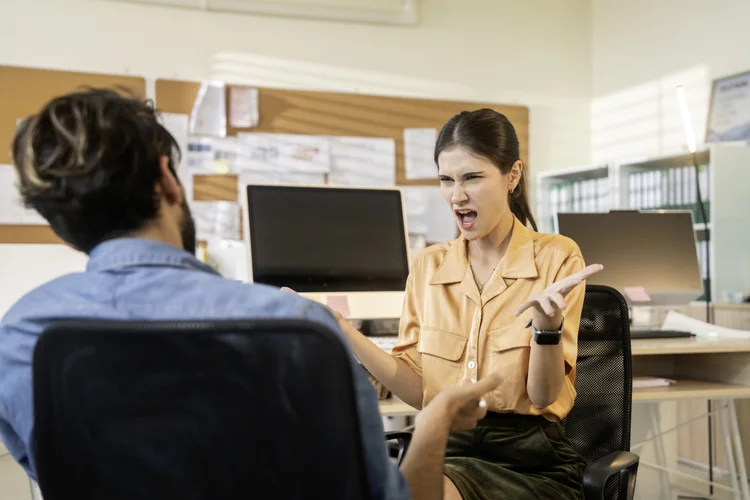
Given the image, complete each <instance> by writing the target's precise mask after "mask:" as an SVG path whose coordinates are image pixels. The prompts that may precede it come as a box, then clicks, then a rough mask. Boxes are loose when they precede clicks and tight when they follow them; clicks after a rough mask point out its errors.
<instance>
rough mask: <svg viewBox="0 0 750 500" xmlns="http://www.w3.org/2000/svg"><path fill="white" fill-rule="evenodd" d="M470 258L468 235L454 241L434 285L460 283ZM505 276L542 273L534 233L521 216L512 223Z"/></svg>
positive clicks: (519, 276) (524, 275)
mask: <svg viewBox="0 0 750 500" xmlns="http://www.w3.org/2000/svg"><path fill="white" fill-rule="evenodd" d="M468 266H469V260H468V258H467V255H466V238H464V236H463V235H461V236H459V237H458V239H457V240H455V241H453V242H452V243H451V245H450V246H449V247H448V251H447V252H446V254H445V256H444V257H443V261H442V262H441V263H440V266H439V267H438V270H437V272H436V273H435V276H433V278H432V280H431V281H430V284H431V285H445V284H448V283H458V282H460V281H462V280H463V279H464V276H465V275H466V272H467V268H468ZM498 274H499V275H500V276H502V277H503V278H509V279H520V278H536V277H538V276H539V273H538V272H537V268H536V262H535V261H534V232H533V231H532V230H531V229H529V228H527V227H526V226H524V225H523V224H521V222H520V221H519V220H518V219H515V220H514V222H513V232H512V233H511V235H510V241H509V242H508V249H507V250H506V253H505V257H504V258H503V263H502V265H501V267H500V268H499V269H498Z"/></svg>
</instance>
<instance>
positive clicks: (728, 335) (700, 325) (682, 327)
mask: <svg viewBox="0 0 750 500" xmlns="http://www.w3.org/2000/svg"><path fill="white" fill-rule="evenodd" d="M662 330H677V331H683V332H690V333H694V334H696V335H697V336H698V337H706V338H725V339H750V331H746V330H734V329H731V328H724V327H721V326H716V325H712V324H710V323H706V322H705V321H701V320H699V319H694V318H691V317H689V316H685V315H684V314H680V313H678V312H676V311H669V312H668V313H667V317H666V318H665V319H664V324H662Z"/></svg>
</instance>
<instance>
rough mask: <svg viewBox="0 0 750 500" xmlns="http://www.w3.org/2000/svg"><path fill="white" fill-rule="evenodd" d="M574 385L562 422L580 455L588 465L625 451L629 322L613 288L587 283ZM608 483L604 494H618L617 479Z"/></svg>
mask: <svg viewBox="0 0 750 500" xmlns="http://www.w3.org/2000/svg"><path fill="white" fill-rule="evenodd" d="M575 386H576V392H577V396H576V401H575V405H574V406H573V410H572V411H571V412H570V414H569V415H568V417H567V418H566V419H565V421H564V422H563V425H564V427H565V433H566V436H567V437H568V439H570V441H571V442H572V444H573V446H574V448H575V449H576V450H577V451H578V453H580V454H581V455H582V456H583V457H584V458H585V459H586V461H587V463H591V462H594V461H595V460H597V459H599V458H601V457H603V456H605V455H608V454H609V453H612V452H614V451H618V450H619V451H629V450H630V415H631V407H632V396H633V394H632V393H633V374H632V365H631V357H630V320H629V315H628V306H627V304H626V302H625V299H624V298H623V297H622V295H621V294H620V293H619V292H617V291H616V290H614V289H613V288H610V287H606V286H598V285H587V286H586V295H585V299H584V302H583V312H582V314H581V325H580V327H579V330H578V360H577V362H576V384H575ZM610 483H611V484H610ZM610 483H608V484H607V488H606V490H605V497H604V498H617V496H616V495H617V491H616V490H617V481H610ZM613 495H614V496H613Z"/></svg>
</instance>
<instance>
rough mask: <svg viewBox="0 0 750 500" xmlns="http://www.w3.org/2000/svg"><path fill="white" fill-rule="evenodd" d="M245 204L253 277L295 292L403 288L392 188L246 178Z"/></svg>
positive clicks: (397, 203) (404, 265)
mask: <svg viewBox="0 0 750 500" xmlns="http://www.w3.org/2000/svg"><path fill="white" fill-rule="evenodd" d="M247 206H248V210H249V214H248V215H249V218H248V221H249V225H250V235H249V236H250V251H251V254H252V257H251V260H252V262H251V266H252V272H253V281H255V282H257V283H265V284H268V285H273V286H278V287H281V286H288V287H290V288H293V289H294V290H296V291H298V292H360V291H368V292H369V291H402V290H404V288H405V286H406V278H407V276H408V274H409V262H408V257H407V250H406V249H407V242H406V235H405V232H404V217H403V212H402V207H401V193H400V192H399V191H398V190H395V189H353V188H351V189H350V188H331V187H302V186H299V187H297V186H253V185H250V186H247Z"/></svg>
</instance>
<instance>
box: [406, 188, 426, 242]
mask: <svg viewBox="0 0 750 500" xmlns="http://www.w3.org/2000/svg"><path fill="white" fill-rule="evenodd" d="M427 189H429V188H425V187H421V186H420V187H416V186H415V187H411V186H409V187H404V188H402V190H403V193H404V213H405V214H406V225H407V227H408V229H409V234H421V235H427V229H428V227H427V221H428V214H427V204H428V199H427Z"/></svg>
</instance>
